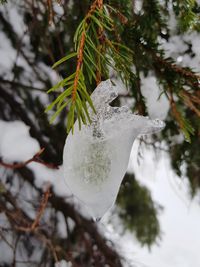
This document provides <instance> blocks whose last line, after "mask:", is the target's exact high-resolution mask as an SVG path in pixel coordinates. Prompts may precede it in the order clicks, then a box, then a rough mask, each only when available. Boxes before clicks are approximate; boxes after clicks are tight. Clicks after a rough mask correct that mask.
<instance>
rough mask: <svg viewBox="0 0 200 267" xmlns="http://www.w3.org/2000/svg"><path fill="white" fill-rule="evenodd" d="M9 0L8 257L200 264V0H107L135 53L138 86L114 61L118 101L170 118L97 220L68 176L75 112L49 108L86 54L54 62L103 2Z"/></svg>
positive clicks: (0, 40)
mask: <svg viewBox="0 0 200 267" xmlns="http://www.w3.org/2000/svg"><path fill="white" fill-rule="evenodd" d="M0 2H1V5H0V266H2V267H3V266H4V267H7V266H13V267H14V266H16V267H22V266H31V267H32V266H56V267H59V266H60V267H66V266H75V267H76V266H81V267H83V266H86V267H90V266H95V267H98V266H114V267H115V266H116V267H118V266H141V267H148V266H149V267H167V266H170V267H172V266H173V267H190V266H191V267H198V266H200V255H199V247H200V229H199V222H200V206H199V205H200V203H199V200H200V199H199V187H200V168H199V167H200V153H199V149H200V138H199V137H200V120H199V117H200V109H199V106H200V105H199V104H200V91H199V79H200V76H199V74H198V72H199V71H200V57H199V56H200V38H199V36H200V34H199V31H200V24H199V14H200V6H199V4H200V3H198V1H193V0H183V1H178V0H177V1H175V0H174V1H164V0H162V1H161V0H160V1H158V0H151V1H147V0H143V1H142V0H141V1H128V0H116V1H112V0H110V1H109V0H108V1H103V2H104V4H105V5H106V4H107V5H109V6H111V7H112V8H115V9H117V10H118V12H117V13H112V11H110V13H109V14H110V16H111V17H112V19H113V21H114V23H115V25H116V27H117V31H116V32H117V34H118V36H117V38H118V39H119V40H120V42H121V43H123V44H125V45H126V46H127V47H128V48H130V49H131V50H132V51H133V54H132V57H133V59H132V60H133V61H132V65H131V66H128V68H129V67H130V69H131V70H130V71H131V75H130V77H131V78H130V81H129V83H128V88H126V86H125V83H124V80H123V79H122V80H120V78H119V75H118V72H117V71H116V70H114V71H113V70H109V77H110V78H111V79H112V81H113V82H114V83H115V84H116V86H117V88H118V91H119V97H118V98H117V100H115V101H114V103H113V105H116V106H120V105H127V106H129V107H130V108H131V110H132V111H133V112H135V113H137V114H141V115H145V116H149V117H150V118H152V119H154V118H159V119H162V120H164V121H165V122H166V127H165V129H164V130H163V131H162V132H161V133H159V134H157V135H152V136H148V137H147V136H142V137H139V138H138V139H137V140H136V141H135V143H134V145H133V148H132V153H131V157H130V162H129V167H128V170H127V173H126V175H125V177H124V180H123V182H122V185H121V188H120V192H119V194H118V197H117V201H116V204H115V206H114V207H113V208H112V209H111V210H110V211H109V212H108V213H107V214H106V215H105V216H104V217H103V219H102V220H101V222H99V223H94V222H93V221H92V219H91V217H90V214H88V212H87V210H86V209H85V207H84V206H83V205H82V204H81V203H80V202H79V201H78V200H77V199H75V198H74V197H73V196H72V195H71V193H70V192H69V190H68V188H67V187H66V185H65V183H64V181H63V177H62V154H63V146H64V143H65V139H66V137H67V131H66V119H67V115H68V110H67V109H63V110H62V112H61V113H60V114H59V116H58V117H57V118H56V120H55V121H54V122H53V124H50V123H49V120H50V117H51V116H52V114H53V112H54V110H51V111H50V112H48V113H45V112H44V110H45V108H46V107H47V106H48V105H49V104H50V103H51V102H52V101H54V100H55V99H56V97H57V96H58V95H59V93H60V92H62V90H63V89H62V88H61V90H60V91H56V92H53V93H51V94H47V90H48V89H50V88H51V87H52V86H54V85H55V84H56V83H58V82H59V81H60V80H61V79H62V78H64V77H66V76H68V75H70V73H72V71H74V70H75V69H76V59H72V60H71V61H70V63H69V62H67V63H63V64H62V65H60V66H59V68H58V69H56V70H53V69H52V68H51V66H52V65H53V64H54V63H55V62H56V61H57V60H59V59H61V58H62V57H64V56H66V55H67V54H68V53H69V52H72V51H73V49H74V43H73V36H74V33H75V31H76V29H77V27H78V25H79V23H80V22H81V20H82V19H83V18H84V16H85V15H86V14H87V12H88V10H89V8H90V5H91V4H92V3H93V1H88V0H83V1H76V0H70V1H67V0H65V1H64V0H63V1H62V0H61V1H46V0H38V1H35V0H23V1H22V0H20V1H19V0H17V1H13V0H8V1H0ZM110 38H111V39H112V38H114V37H113V35H112V34H111V36H110ZM127 64H129V62H127ZM106 78H107V77H106V75H105V76H104V75H102V77H101V79H102V80H105V79H106ZM127 79H128V78H127ZM86 82H87V78H86ZM125 82H126V78H125ZM88 84H89V82H88ZM95 87H96V84H95V81H93V82H92V84H90V86H89V89H88V90H89V92H92V91H93V90H94V89H95ZM42 148H44V149H45V150H44V151H41V149H42ZM27 160H30V162H29V163H28V162H26V161H27ZM38 161H39V163H38ZM16 162H17V163H19V164H18V165H16V164H15V163H16ZM22 162H26V164H23V163H22ZM49 185H50V186H49Z"/></svg>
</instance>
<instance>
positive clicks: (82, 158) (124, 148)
mask: <svg viewBox="0 0 200 267" xmlns="http://www.w3.org/2000/svg"><path fill="white" fill-rule="evenodd" d="M116 97H117V92H116V88H115V87H113V86H112V84H111V81H110V80H107V81H104V82H101V83H100V84H99V85H98V87H97V88H96V89H95V91H94V92H93V93H92V95H91V98H92V101H93V103H94V106H95V109H96V112H97V113H96V114H94V113H93V112H92V111H90V116H91V118H92V123H91V125H88V126H83V127H82V129H81V131H79V130H78V125H77V122H76V123H75V131H74V134H73V135H72V134H71V133H70V134H69V135H68V137H67V139H66V143H65V147H64V154H63V164H64V179H65V181H66V183H67V185H68V187H69V188H70V189H71V191H72V193H73V194H74V195H75V196H76V197H77V198H78V199H79V200H81V201H82V202H83V203H84V204H85V205H86V206H87V207H88V209H89V210H90V213H91V214H92V215H93V217H94V218H95V219H96V220H99V219H100V218H101V217H102V216H103V215H104V214H105V213H106V211H107V210H108V209H109V208H110V207H111V206H112V205H113V203H114V202H115V200H116V197H117V193H118V191H119V187H120V184H121V182H122V179H123V177H124V174H125V172H126V170H127V166H128V161H129V157H130V152H131V148H132V145H133V142H134V140H135V138H136V137H137V136H138V135H139V134H150V133H154V132H157V131H160V130H161V129H162V128H163V127H164V125H165V124H164V122H162V121H160V120H158V119H156V120H150V119H148V118H147V117H143V116H138V115H134V114H132V112H131V111H130V110H129V108H128V107H126V106H123V107H111V106H110V105H109V103H111V102H112V100H114V99H115V98H116Z"/></svg>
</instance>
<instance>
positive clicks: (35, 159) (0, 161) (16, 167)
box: [0, 148, 58, 169]
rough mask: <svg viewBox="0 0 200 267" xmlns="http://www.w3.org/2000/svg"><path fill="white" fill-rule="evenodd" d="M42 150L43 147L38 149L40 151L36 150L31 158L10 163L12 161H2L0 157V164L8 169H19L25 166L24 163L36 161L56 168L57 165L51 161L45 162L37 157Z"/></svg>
mask: <svg viewBox="0 0 200 267" xmlns="http://www.w3.org/2000/svg"><path fill="white" fill-rule="evenodd" d="M44 150H45V148H42V149H40V151H38V152H37V153H36V154H35V155H34V156H33V157H32V158H30V159H28V160H26V161H25V162H20V163H13V164H12V163H6V162H4V161H2V159H0V165H1V166H3V167H5V168H8V169H20V168H23V167H25V166H26V165H28V164H29V163H31V162H37V163H39V164H42V165H44V166H46V167H47V168H50V169H58V166H56V165H54V164H52V163H46V162H44V161H43V160H41V159H40V158H39V156H40V155H41V154H42V153H43V152H44Z"/></svg>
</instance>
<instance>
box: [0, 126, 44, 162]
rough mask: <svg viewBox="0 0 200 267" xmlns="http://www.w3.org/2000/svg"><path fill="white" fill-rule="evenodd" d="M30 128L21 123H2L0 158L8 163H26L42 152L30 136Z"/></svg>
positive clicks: (0, 130)
mask: <svg viewBox="0 0 200 267" xmlns="http://www.w3.org/2000/svg"><path fill="white" fill-rule="evenodd" d="M29 129H30V128H29V127H28V126H27V125H26V124H24V123H23V122H21V121H10V122H7V121H0V140H1V142H0V156H1V157H2V158H3V160H4V161H6V162H13V161H18V162H19V161H25V160H28V159H30V158H31V157H33V155H34V154H36V153H37V152H38V151H39V150H40V146H39V143H38V142H37V141H36V140H35V139H34V138H32V137H30V135H29Z"/></svg>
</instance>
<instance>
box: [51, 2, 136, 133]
mask: <svg viewBox="0 0 200 267" xmlns="http://www.w3.org/2000/svg"><path fill="white" fill-rule="evenodd" d="M112 10H115V9H114V8H113V9H112ZM116 12H117V11H116ZM118 13H119V12H118ZM114 28H115V27H114V21H113V19H112V18H111V16H110V14H109V12H108V9H107V7H106V6H105V5H103V1H102V0H95V1H94V2H93V4H92V5H91V7H90V9H89V11H88V13H87V14H86V16H85V18H84V19H83V20H82V21H81V23H80V24H79V26H78V27H77V30H76V32H75V35H74V43H75V52H72V53H70V54H69V55H67V56H65V57H63V58H62V59H60V60H59V61H57V62H56V63H55V64H54V65H53V68H55V67H58V66H59V65H60V64H62V63H64V62H66V61H68V60H70V59H72V58H74V57H77V63H76V70H75V72H74V73H73V74H71V75H70V76H68V77H66V78H64V79H63V80H62V81H61V82H59V83H58V84H56V85H55V86H53V87H52V88H51V89H50V90H49V91H48V92H52V91H57V90H59V89H60V88H62V87H64V88H66V89H65V90H64V91H63V92H62V93H61V94H60V95H59V96H58V97H57V98H56V99H55V101H53V102H52V103H51V104H50V105H49V106H48V107H47V108H46V112H48V111H49V110H51V109H52V108H54V107H55V106H56V112H55V113H54V115H53V116H52V118H51V121H50V122H53V121H54V120H55V118H56V117H57V116H58V115H59V114H60V112H61V111H62V110H63V109H64V108H66V106H68V105H69V106H70V107H69V113H68V118H67V132H69V131H70V130H71V129H72V133H73V131H74V121H75V116H76V117H77V119H78V125H79V129H81V125H82V123H83V124H88V123H91V118H90V116H91V115H90V114H91V113H90V112H89V109H88V108H89V107H90V108H91V110H93V112H95V107H94V106H93V103H92V100H91V98H90V96H89V93H88V91H89V89H88V85H90V86H91V85H93V84H94V83H95V84H97V85H98V84H99V82H100V81H101V78H102V77H105V78H107V77H109V68H112V69H114V70H115V71H116V72H117V73H118V75H119V76H120V78H121V79H122V81H123V82H124V83H125V84H126V85H127V86H128V83H129V80H130V73H131V68H130V67H131V65H132V51H131V50H130V49H128V48H127V47H126V46H125V45H123V44H122V43H118V42H115V41H111V40H110V39H109V36H110V35H111V36H112V35H113V33H114Z"/></svg>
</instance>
